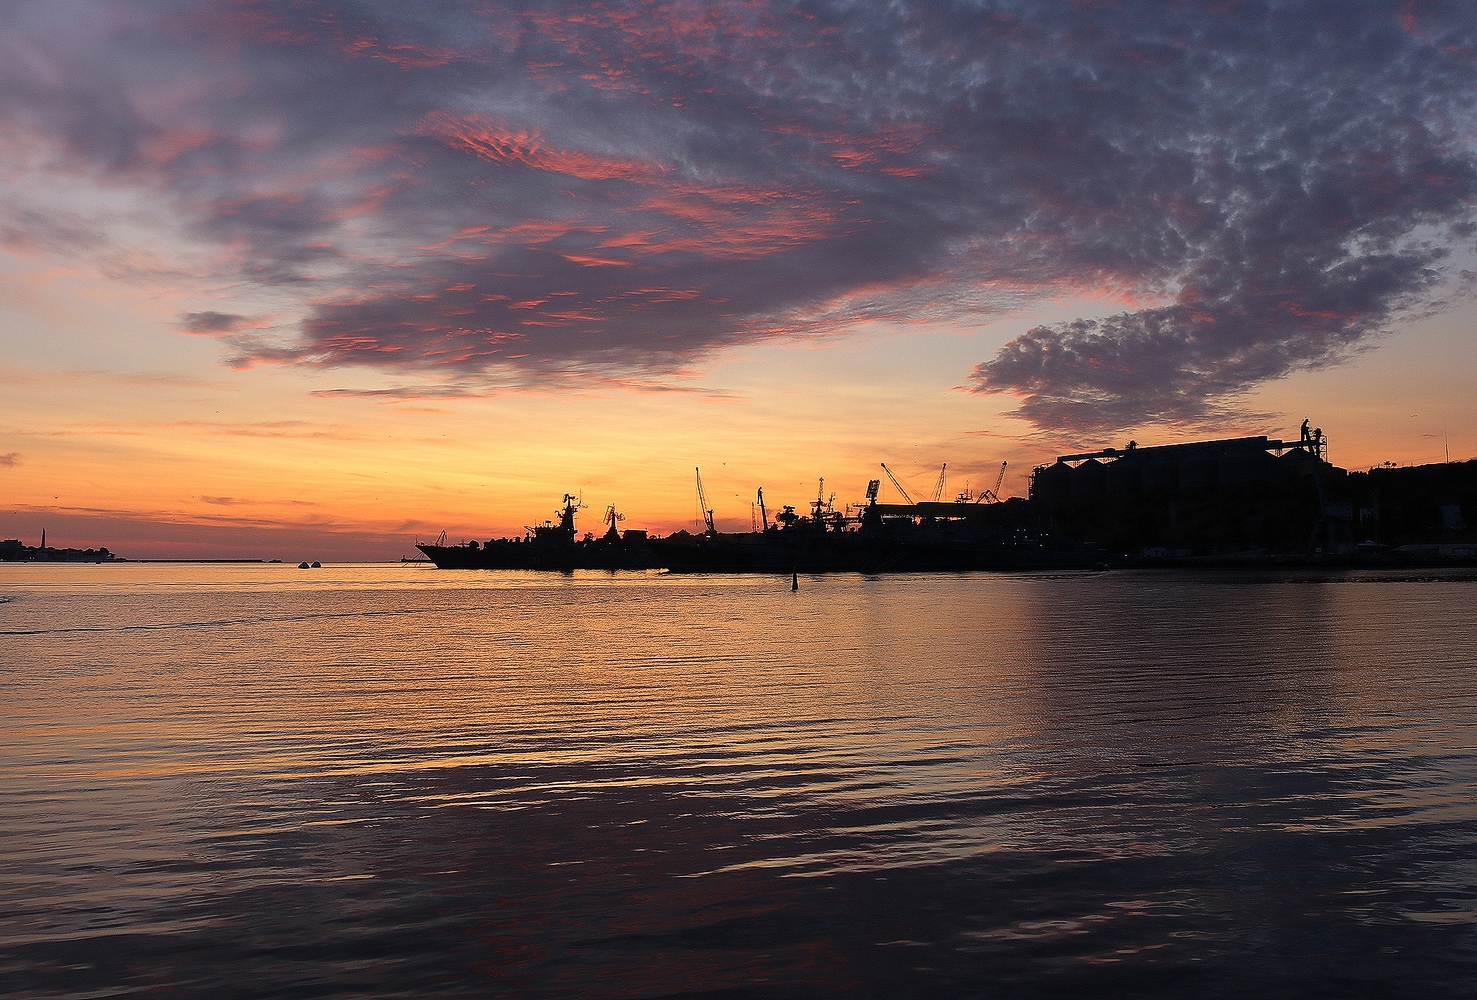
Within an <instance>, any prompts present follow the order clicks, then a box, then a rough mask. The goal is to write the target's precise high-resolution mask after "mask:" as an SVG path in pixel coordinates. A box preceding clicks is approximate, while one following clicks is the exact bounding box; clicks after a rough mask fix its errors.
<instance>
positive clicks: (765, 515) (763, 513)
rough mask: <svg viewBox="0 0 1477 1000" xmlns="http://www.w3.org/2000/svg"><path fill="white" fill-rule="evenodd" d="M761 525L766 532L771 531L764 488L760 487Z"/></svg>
mask: <svg viewBox="0 0 1477 1000" xmlns="http://www.w3.org/2000/svg"><path fill="white" fill-rule="evenodd" d="M759 523H760V524H761V525H763V527H764V530H765V531H768V530H769V511H767V510H765V509H764V487H763V486H761V487H759Z"/></svg>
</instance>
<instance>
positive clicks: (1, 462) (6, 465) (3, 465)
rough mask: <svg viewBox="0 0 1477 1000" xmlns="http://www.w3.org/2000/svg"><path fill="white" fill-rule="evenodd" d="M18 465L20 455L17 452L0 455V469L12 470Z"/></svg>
mask: <svg viewBox="0 0 1477 1000" xmlns="http://www.w3.org/2000/svg"><path fill="white" fill-rule="evenodd" d="M20 464H21V453H20V452H18V451H8V452H6V453H5V454H3V455H0V469H13V468H15V467H16V466H17V465H20Z"/></svg>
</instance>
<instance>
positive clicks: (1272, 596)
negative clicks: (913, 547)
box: [0, 565, 1477, 998]
mask: <svg viewBox="0 0 1477 1000" xmlns="http://www.w3.org/2000/svg"><path fill="white" fill-rule="evenodd" d="M0 601H3V603H0V992H3V993H6V994H7V995H9V996H16V997H61V996H70V997H107V996H122V995H141V996H148V997H174V996H198V995H213V996H223V997H269V996H270V997H319V996H344V995H353V996H427V995H471V996H600V997H661V996H712V997H740V996H765V997H771V996H772V997H805V998H816V997H829V996H878V997H932V996H981V997H1041V996H1134V997H1137V996H1196V997H1199V996H1226V997H1231V996H1234V997H1242V996H1268V997H1307V996H1329V997H1342V996H1361V995H1370V996H1396V997H1404V996H1409V997H1416V996H1420V997H1428V996H1438V997H1446V996H1477V708H1474V706H1477V581H1473V580H1472V579H1465V578H1461V577H1455V576H1451V577H1444V578H1443V577H1441V576H1439V575H1438V576H1432V577H1430V578H1410V577H1399V576H1389V577H1380V576H1377V575H1370V574H1365V575H1362V576H1347V577H1323V578H1318V577H1315V576H1307V575H1303V576H1299V575H1295V574H1281V575H1267V576H1226V575H1214V576H1212V575H1207V576H1194V575H1188V574H1186V575H1162V574H1161V575H1151V574H1143V575H1139V574H1132V573H1110V574H1101V575H1056V576H1053V575H1034V576H991V575H964V576H936V577H928V576H915V577H889V578H885V579H866V578H860V577H839V576H838V577H828V578H814V579H808V580H807V579H802V581H801V589H800V592H799V593H796V594H792V593H790V591H789V580H788V579H783V580H781V579H776V578H707V577H685V578H684V577H671V576H659V575H621V576H610V575H601V574H596V573H591V574H575V575H573V576H569V577H565V576H556V575H545V576H539V575H531V574H513V573H508V574H493V573H482V574H476V573H472V574H457V573H450V572H437V571H436V570H433V569H429V568H426V567H420V566H408V567H402V566H369V567H346V568H337V567H329V568H325V569H322V570H318V571H312V572H309V571H299V570H297V569H294V568H292V567H281V566H125V565H120V566H78V567H66V566H5V567H0Z"/></svg>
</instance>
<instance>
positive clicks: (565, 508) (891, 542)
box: [417, 421, 1477, 573]
mask: <svg viewBox="0 0 1477 1000" xmlns="http://www.w3.org/2000/svg"><path fill="white" fill-rule="evenodd" d="M944 469H947V466H945V467H944ZM944 469H941V470H940V472H939V479H938V482H937V483H936V484H935V487H934V490H933V495H932V497H931V498H930V499H919V498H914V497H913V496H912V495H910V494H909V492H908V490H907V488H906V487H905V485H904V484H903V483H902V482H900V481H899V480H898V479H897V477H895V476H894V475H893V473H892V472H891V470H888V468H887V466H886V465H885V464H884V465H883V466H882V470H883V472H884V473H886V475H887V477H888V479H889V480H891V482H892V484H893V486H894V487H895V488H896V492H897V493H898V494H899V495H900V496H901V498H902V500H903V502H884V501H883V500H881V499H880V497H879V488H880V481H879V480H876V479H873V480H871V481H870V482H869V483H868V484H867V489H866V495H865V499H864V500H862V501H860V502H857V503H851V504H846V505H844V506H838V505H836V504H835V502H834V501H835V494H830V495H829V497H828V495H827V493H826V490H825V480H821V481H820V488H819V489H818V490H817V493H816V498H815V499H814V500H813V501H811V502H810V503H809V508H810V509H809V513H808V514H807V513H801V512H800V510H799V509H797V507H795V506H789V505H784V506H782V507H781V508H780V510H779V511H778V512H772V510H771V509H770V508H769V507H768V506H767V505H766V503H765V499H764V491H763V489H762V488H761V489H759V490H758V492H757V495H756V497H755V503H754V505H753V508H754V509H753V510H752V511H751V518H752V519H753V523H752V530H751V531H747V532H743V531H740V532H724V531H719V530H718V528H717V527H716V524H715V521H714V515H713V510H712V509H711V507H710V506H709V502H708V498H707V495H706V492H705V491H704V489H703V483H702V473H701V471H699V470H695V472H696V486H697V501H698V506H699V508H700V510H701V511H702V515H703V520H704V522H705V530H703V531H702V532H700V533H689V532H687V531H678V532H675V533H673V534H671V535H667V536H665V537H659V536H655V535H648V534H647V533H646V532H645V531H639V530H634V529H628V530H625V531H621V530H619V529H618V527H617V524H618V522H619V521H622V520H624V516H623V515H621V514H618V513H617V512H616V511H615V508H614V507H613V506H612V507H610V508H608V509H607V510H606V515H605V523H606V525H607V530H606V531H605V533H604V534H603V535H601V536H599V537H596V536H595V535H593V534H591V533H588V532H587V533H585V535H584V536H583V538H581V537H580V534H579V532H578V531H577V529H576V527H575V516H576V512H577V511H578V510H579V509H580V507H581V505H582V504H581V501H580V499H579V498H578V497H576V496H574V495H573V494H566V495H565V496H564V499H563V504H562V507H561V508H560V510H559V511H558V512H557V514H558V519H557V522H556V521H554V520H549V521H545V522H544V523H543V524H542V525H536V526H532V527H529V528H528V529H526V533H525V534H524V535H523V536H521V537H515V538H500V539H489V540H487V541H485V542H478V541H466V542H462V543H459V544H451V543H448V542H447V541H446V539H445V538H444V537H443V538H440V539H437V541H436V542H434V543H418V545H417V547H418V548H419V549H420V550H421V552H422V553H423V554H424V555H425V556H426V557H427V558H429V559H430V560H431V561H433V562H435V563H436V565H437V566H439V567H441V568H443V569H453V568H455V569H560V570H568V569H666V570H672V571H687V572H762V573H773V572H786V573H788V572H827V571H834V570H842V571H857V572H866V573H880V572H905V571H911V572H919V571H925V572H927V571H940V570H973V569H1045V568H1060V569H1068V568H1103V567H1109V566H1142V565H1155V564H1161V565H1162V564H1195V565H1216V564H1229V565H1248V564H1257V563H1283V564H1289V563H1291V564H1303V563H1307V564H1344V565H1389V566H1393V565H1450V564H1467V565H1477V460H1474V461H1471V462H1456V463H1452V462H1447V463H1441V464H1437V465H1427V466H1416V467H1399V468H1397V467H1393V466H1390V467H1381V468H1376V469H1371V470H1370V471H1368V472H1349V471H1348V470H1345V469H1341V468H1339V467H1338V466H1335V465H1333V464H1332V463H1331V462H1330V461H1329V459H1328V439H1327V438H1326V437H1325V436H1324V434H1323V431H1322V430H1321V429H1319V428H1310V427H1309V424H1308V422H1307V421H1304V422H1303V425H1302V428H1301V432H1300V434H1299V436H1298V437H1297V438H1296V439H1293V440H1282V439H1279V438H1272V437H1267V436H1258V437H1237V438H1222V439H1216V440H1209V441H1192V442H1186V443H1180V444H1166V445H1157V446H1149V447H1141V446H1139V444H1138V443H1137V442H1134V441H1129V442H1128V443H1127V444H1126V445H1124V446H1123V447H1121V448H1119V447H1105V448H1102V449H1099V450H1097V451H1091V452H1082V453H1078V454H1070V455H1061V456H1059V457H1058V458H1057V459H1056V461H1055V462H1052V463H1049V464H1046V465H1041V466H1037V467H1036V469H1035V470H1034V471H1033V472H1032V474H1031V480H1030V489H1029V495H1028V496H1027V497H1012V498H1004V497H1001V496H1000V495H999V492H1000V487H1001V483H1002V482H1003V479H1004V471H1005V463H1003V462H1002V463H1001V467H1000V475H999V476H998V477H997V479H996V482H995V487H994V489H987V490H983V491H981V492H979V493H971V492H970V491H968V490H967V489H966V490H965V491H964V492H963V493H959V494H958V495H957V496H956V498H955V499H954V500H952V501H949V500H944V499H943V497H944V495H945V492H944ZM443 535H444V533H443Z"/></svg>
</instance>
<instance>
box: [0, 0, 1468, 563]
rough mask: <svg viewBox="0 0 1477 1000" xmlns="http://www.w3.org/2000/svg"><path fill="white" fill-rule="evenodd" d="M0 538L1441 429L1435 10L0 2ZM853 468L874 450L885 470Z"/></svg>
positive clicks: (193, 538)
mask: <svg viewBox="0 0 1477 1000" xmlns="http://www.w3.org/2000/svg"><path fill="white" fill-rule="evenodd" d="M0 176H3V184H0V537H4V538H14V537H19V538H22V539H23V540H25V541H26V542H28V543H30V544H35V543H36V541H37V540H38V538H39V535H40V531H41V529H42V528H43V527H44V528H46V529H47V531H48V541H49V542H51V543H52V544H54V545H59V546H79V547H82V546H88V545H107V546H109V547H110V548H112V549H113V550H115V551H117V552H119V553H121V554H123V555H127V556H135V557H151V556H152V557H166V556H175V557H185V556H221V557H227V556H236V557H262V558H284V559H290V560H293V561H296V560H297V559H299V558H310V559H311V558H316V559H325V560H326V559H335V560H342V559H378V558H390V559H394V558H398V557H399V556H401V555H402V554H413V543H414V541H415V540H416V538H417V537H419V538H423V539H426V538H433V537H435V535H436V534H437V533H438V532H440V531H441V530H442V529H445V530H446V531H447V533H448V535H449V536H450V537H451V538H453V539H454V540H460V539H462V538H469V537H475V538H487V537H491V536H494V535H504V534H509V533H521V531H522V526H523V525H527V524H533V523H535V522H536V521H542V520H543V519H544V518H546V517H549V516H551V515H552V513H553V511H554V508H555V506H557V503H558V500H559V497H560V496H561V495H562V494H563V493H565V492H573V493H580V494H583V496H584V499H585V502H586V504H587V508H588V509H587V510H586V511H585V512H584V519H583V521H582V524H581V527H582V528H590V529H593V530H597V531H598V530H599V527H598V519H599V515H600V512H601V511H603V509H604V508H605V505H607V504H609V503H615V504H616V505H617V506H618V507H619V508H620V509H621V510H622V511H623V512H624V513H626V515H627V517H628V520H627V521H626V522H625V526H627V527H646V528H649V529H651V530H653V531H663V532H664V531H668V530H672V529H675V528H679V527H691V526H692V523H693V519H694V510H695V503H694V489H693V469H694V467H701V468H702V471H703V479H704V482H705V485H706V486H707V488H708V492H709V494H710V498H711V499H712V501H713V505H714V507H715V509H716V511H717V517H718V521H719V524H720V526H721V527H727V528H732V529H739V528H747V527H748V526H749V523H750V501H751V500H752V499H753V497H754V490H755V488H756V487H759V486H763V487H764V490H765V496H766V499H767V500H768V501H769V502H770V503H771V504H772V505H774V504H779V503H793V504H796V505H803V504H805V503H806V502H808V501H809V500H810V499H812V498H813V497H814V496H815V493H816V489H817V480H818V478H820V477H824V478H825V481H826V485H825V490H826V492H827V493H828V494H829V493H831V492H835V493H837V494H838V496H837V501H838V503H840V502H842V501H848V500H858V499H860V498H861V495H862V492H863V490H864V488H865V485H866V481H867V480H868V479H870V478H873V477H874V476H877V475H879V474H880V473H879V471H878V463H879V462H886V463H887V464H888V466H889V467H890V468H893V469H894V470H896V471H898V472H899V473H900V474H901V475H902V476H904V477H905V479H906V481H907V482H908V483H909V484H910V485H911V486H912V487H917V488H918V490H919V491H920V492H923V493H927V492H930V491H931V489H932V484H933V482H934V480H935V479H936V478H937V475H938V469H939V466H940V464H941V463H944V462H947V463H948V466H949V490H950V493H953V492H954V491H955V490H957V489H961V488H963V487H964V485H965V483H966V482H968V483H969V484H970V485H971V486H972V487H973V488H975V489H978V488H980V487H983V486H989V485H992V484H993V482H994V479H995V473H996V470H998V468H999V466H1000V463H1001V461H1008V462H1009V466H1008V474H1007V477H1006V480H1005V488H1004V490H1003V492H1004V493H1006V494H1009V495H1023V494H1024V493H1025V490H1026V482H1027V476H1028V474H1029V471H1030V468H1031V466H1032V465H1034V464H1038V463H1040V462H1044V461H1049V460H1050V459H1051V458H1052V457H1053V456H1054V455H1056V454H1058V453H1061V452H1064V451H1081V450H1087V449H1094V448H1098V447H1101V446H1103V445H1107V444H1121V443H1123V442H1124V441H1127V440H1128V439H1129V438H1130V437H1132V438H1134V439H1136V440H1138V441H1139V442H1140V443H1141V444H1158V443H1169V442H1172V441H1177V440H1188V439H1193V438H1196V437H1201V436H1216V437H1228V436H1235V435H1240V434H1270V435H1273V436H1278V435H1285V436H1294V437H1295V436H1296V434H1297V427H1298V424H1299V423H1300V422H1301V420H1302V419H1303V418H1304V417H1310V418H1311V419H1312V420H1313V422H1314V423H1315V424H1317V425H1319V426H1321V427H1322V428H1323V429H1324V430H1325V431H1326V433H1327V434H1328V436H1329V438H1330V441H1331V456H1330V457H1331V458H1332V460H1333V461H1334V462H1335V464H1338V465H1342V466H1344V467H1346V468H1351V469H1361V468H1368V467H1369V466H1371V465H1374V464H1376V463H1379V462H1383V461H1395V462H1399V463H1424V462H1434V461H1441V460H1442V459H1443V457H1444V456H1445V455H1446V453H1447V449H1448V448H1449V451H1450V456H1451V458H1453V459H1466V458H1471V457H1474V456H1477V393H1474V390H1473V386H1474V385H1477V350H1474V327H1477V303H1474V301H1473V297H1472V285H1473V282H1474V279H1477V274H1474V272H1477V253H1474V249H1477V213H1474V207H1477V7H1474V6H1473V5H1472V4H1471V3H1470V2H1468V0H1453V2H1450V3H1445V2H1430V3H1427V2H1419V0H1409V2H1403V3H1399V2H1384V3H1364V2H1360V0H1337V2H1322V3H1311V2H1310V3H1295V2H1239V0H1217V2H1209V0H1207V2H1204V3H1170V2H1166V0H1152V2H1144V3H1134V2H1132V0H1122V2H1112V0H1095V2H1094V0H1072V2H1068V0H1063V2H1051V0H1019V2H1008V0H979V2H972V3H963V2H961V3H948V2H942V0H935V2H908V0H898V2H892V3H887V4H882V3H852V2H806V3H798V4H785V3H765V2H735V3H725V2H693V3H684V2H676V3H634V2H633V3H617V2H595V3H569V4H560V3H500V2H496V0H444V2H437V3H405V2H402V0H380V2H371V0H359V2H354V0H210V2H207V0H8V2H6V3H4V4H3V5H0ZM884 495H886V493H885V494H884Z"/></svg>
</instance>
